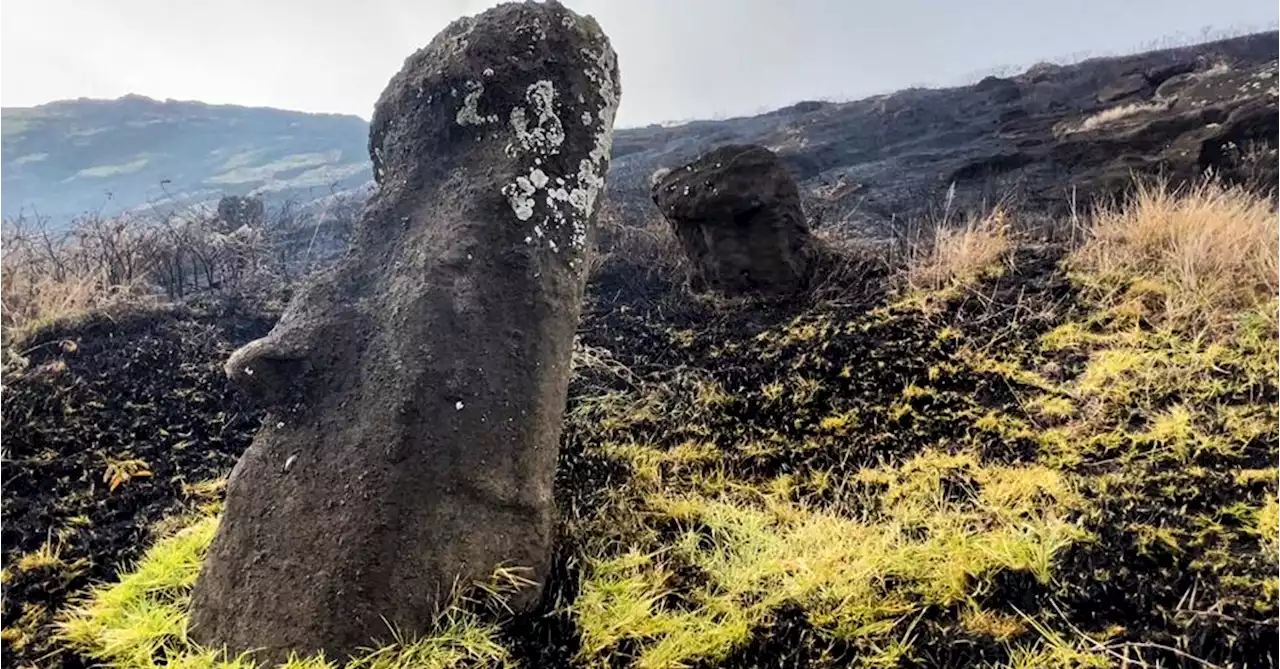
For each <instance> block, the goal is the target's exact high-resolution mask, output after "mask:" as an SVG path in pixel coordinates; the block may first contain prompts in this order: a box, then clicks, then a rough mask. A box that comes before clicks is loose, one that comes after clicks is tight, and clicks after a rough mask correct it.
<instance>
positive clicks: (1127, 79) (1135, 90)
mask: <svg viewBox="0 0 1280 669" xmlns="http://www.w3.org/2000/svg"><path fill="white" fill-rule="evenodd" d="M1150 88H1151V83H1150V82H1149V81H1148V80H1147V77H1146V76H1145V75H1143V74H1142V73H1141V72H1132V73H1130V74H1126V75H1124V76H1123V77H1120V78H1119V79H1116V80H1115V81H1113V82H1111V83H1109V84H1107V85H1105V86H1103V87H1102V88H1101V89H1099V90H1098V102H1115V101H1116V100H1123V99H1124V98H1127V97H1131V96H1135V95H1139V94H1141V93H1144V92H1146V91H1147V90H1148V89H1150Z"/></svg>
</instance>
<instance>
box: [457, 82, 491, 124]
mask: <svg viewBox="0 0 1280 669" xmlns="http://www.w3.org/2000/svg"><path fill="white" fill-rule="evenodd" d="M466 88H467V94H466V95H465V96H463V98H462V107H461V108H460V109H458V115H457V116H456V117H455V120H456V121H457V122H458V125H485V124H488V123H497V122H498V115H497V114H485V115H482V114H481V113H480V97H481V96H482V95H484V84H482V83H480V82H478V81H468V82H467V83H466Z"/></svg>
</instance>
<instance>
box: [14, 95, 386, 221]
mask: <svg viewBox="0 0 1280 669" xmlns="http://www.w3.org/2000/svg"><path fill="white" fill-rule="evenodd" d="M0 127H2V128H3V136H2V137H0V142H2V143H3V148H4V150H3V156H4V158H3V169H4V182H3V191H4V192H3V200H4V209H3V214H4V216H6V217H7V216H16V215H17V214H18V212H19V211H20V210H21V209H23V208H25V209H26V211H27V213H28V214H30V213H31V211H32V208H33V207H34V208H35V210H36V211H38V212H39V213H41V214H43V215H46V216H50V217H52V218H54V219H57V220H64V219H69V218H71V217H72V216H77V215H80V214H83V213H84V212H88V211H99V210H101V211H102V212H103V213H104V214H105V215H114V214H117V213H120V212H122V211H128V210H132V209H136V208H138V207H143V208H146V206H147V205H148V204H156V205H160V206H163V207H165V208H166V209H169V208H172V207H173V206H174V205H186V204H191V203H194V202H203V201H208V200H213V201H216V200H217V199H218V197H220V196H221V195H223V194H235V195H243V194H246V193H250V192H260V193H263V194H264V195H266V196H267V197H269V198H274V199H283V198H288V197H297V198H302V199H306V200H312V199H315V198H317V197H321V196H324V195H328V194H329V193H330V192H331V187H333V186H334V185H336V186H337V187H338V188H339V189H350V188H355V187H357V186H359V185H361V184H363V183H365V182H366V181H368V180H369V179H371V178H372V176H371V174H370V172H369V164H368V163H369V160H368V150H367V149H366V148H365V146H366V141H367V135H368V126H367V124H366V123H365V122H364V120H362V119H360V118H357V117H355V116H339V115H324V114H305V113H301V112H289V111H283V110H278V109H255V108H248V107H235V106H230V105H207V104H203V103H199V102H175V101H166V102H160V101H157V100H151V99H149V98H145V97H141V96H126V97H123V98H120V99H119V100H68V101H65V102H54V103H50V104H47V105H40V106H38V107H25V108H5V109H4V110H2V111H0Z"/></svg>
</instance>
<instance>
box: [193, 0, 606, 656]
mask: <svg viewBox="0 0 1280 669" xmlns="http://www.w3.org/2000/svg"><path fill="white" fill-rule="evenodd" d="M618 94H619V89H618V71H617V65H616V61H615V57H614V52H613V50H612V49H611V47H610V45H609V42H608V39H607V38H606V37H605V36H604V35H603V34H602V33H601V31H600V28H599V26H598V25H597V24H596V23H595V21H593V20H592V19H590V18H582V17H579V16H577V15H576V14H574V13H572V12H570V11H568V10H566V9H565V8H564V7H562V6H560V5H559V4H558V3H555V2H549V3H546V4H535V3H521V4H505V5H501V6H499V7H496V8H494V9H491V10H489V11H487V12H485V13H483V14H481V15H479V16H477V17H474V18H465V19H461V20H458V21H456V22H454V23H453V24H451V25H450V26H449V27H448V28H446V29H445V30H444V31H443V32H442V33H441V34H440V35H438V36H437V37H436V38H435V39H434V40H433V41H432V42H431V43H430V44H429V45H428V46H427V47H426V48H424V49H422V50H421V51H419V52H417V53H415V54H414V55H412V56H410V57H409V58H408V59H407V60H406V62H405V65H404V68H403V69H402V70H401V71H400V73H399V74H397V75H396V76H395V77H394V78H393V79H392V80H391V82H390V84H389V85H388V86H387V88H386V90H385V92H384V93H383V94H382V97H381V99H380V100H379V101H378V103H377V107H376V110H375V113H374V118H373V123H372V127H371V129H370V137H369V149H370V154H371V156H372V159H373V166H374V172H375V174H376V178H377V181H378V190H377V192H376V193H375V194H374V195H373V197H372V199H371V200H370V202H369V203H368V205H367V206H366V207H365V209H364V211H363V213H362V217H361V219H360V221H359V223H358V224H357V226H356V230H355V233H354V235H355V239H354V240H353V245H352V248H351V249H350V251H349V252H348V253H347V255H346V256H345V257H344V258H343V259H342V260H341V261H340V262H339V263H338V264H337V265H336V266H335V267H333V268H332V269H330V270H328V271H327V272H325V273H324V274H322V275H321V276H320V277H318V278H317V279H316V280H314V281H313V282H312V283H311V284H310V285H308V286H307V287H305V288H304V289H302V290H301V291H300V292H299V294H298V295H296V296H295V298H294V299H293V301H292V302H291V303H290V305H289V307H288V309H287V310H286V311H285V313H284V315H283V317H282V319H281V320H280V322H279V324H278V325H277V326H276V327H275V329H273V330H272V331H271V333H270V334H269V335H268V336H267V337H265V338H264V339H260V340H257V341H254V342H252V343H250V344H249V345H247V346H245V347H244V348H242V349H240V350H239V351H237V352H236V353H235V354H234V355H233V356H232V357H231V359H230V360H229V361H228V362H227V373H228V375H229V376H230V377H231V378H232V380H234V381H236V382H238V383H239V384H240V385H241V386H243V387H244V388H245V389H246V390H247V391H249V392H250V393H251V394H252V395H253V396H255V397H256V398H258V400H259V401H261V402H262V403H264V404H265V405H267V406H268V407H269V408H270V414H269V417H268V419H267V420H266V421H265V422H264V426H263V428H262V430H261V432H260V433H259V434H258V435H257V437H256V439H255V441H254V443H253V445H252V446H251V447H250V448H249V449H248V450H247V451H246V452H245V454H244V456H243V457H242V458H241V459H240V461H239V462H238V463H237V465H236V467H235V469H234V471H233V472H232V474H231V476H230V480H229V483H228V489H227V500H226V509H225V512H224V514H223V518H222V521H221V524H220V526H219V529H218V533H217V536H216V537H215V539H214V541H213V545H212V547H211V549H210V551H209V555H208V557H207V559H206V561H205V565H204V569H203V572H202V573H201V575H200V578H199V581H198V583H197V584H196V587H195V591H194V594H193V601H192V607H193V609H192V621H191V623H192V624H191V634H192V636H193V638H194V639H195V640H197V641H199V642H200V643H202V644H205V645H209V646H213V647H221V646H226V647H227V648H228V649H229V650H231V651H232V652H233V653H238V652H241V651H248V650H251V649H259V652H257V653H255V654H254V655H253V658H254V659H255V660H256V661H258V662H260V663H263V662H265V663H268V664H270V663H275V662H279V661H282V660H284V659H285V657H286V655H287V654H288V653H289V652H291V651H296V652H298V653H301V654H304V655H305V654H310V653H314V652H316V651H324V652H325V653H326V654H327V656H328V657H329V659H331V660H341V659H342V658H344V657H346V656H348V655H350V654H351V653H352V652H353V651H355V650H356V649H357V648H359V647H362V646H367V645H369V644H370V643H372V642H373V641H374V640H375V639H383V640H386V639H389V638H390V636H391V634H392V628H394V629H396V630H399V631H401V632H403V633H405V634H409V635H413V634H419V633H423V632H426V631H428V627H429V624H430V623H431V621H432V619H433V616H435V615H436V614H437V613H438V612H439V611H440V610H441V607H442V606H444V605H445V604H447V603H448V602H449V599H448V598H449V596H450V592H451V590H452V589H453V588H454V587H455V586H466V585H468V584H470V583H472V582H473V581H476V580H485V579H487V578H488V577H489V576H490V575H491V574H492V572H493V570H494V568H495V567H497V566H499V565H505V566H508V567H512V568H526V569H528V571H527V572H525V573H524V574H523V575H524V576H526V577H528V578H531V579H532V580H534V581H541V580H542V579H543V577H544V576H545V570H546V567H547V564H548V561H549V558H550V550H551V543H552V528H553V524H552V516H553V503H552V495H551V492H552V480H553V476H554V470H555V464H556V458H557V451H558V443H559V437H560V431H561V416H562V413H563V411H564V407H565V397H566V392H567V384H568V379H569V365H570V354H571V350H572V342H573V333H574V330H575V327H576V325H577V320H578V315H579V310H580V301H581V297H582V291H583V284H584V269H585V262H584V253H585V251H586V248H587V244H588V242H589V240H590V237H591V235H592V226H593V222H594V218H595V213H596V209H597V205H598V204H599V203H600V200H601V195H602V191H603V188H604V175H605V173H606V172H607V170H608V167H609V152H610V143H611V138H612V125H613V118H614V112H615V109H616V107H617V103H618ZM537 595H538V588H536V587H531V588H526V589H525V590H522V591H521V592H520V593H518V594H517V595H516V596H514V597H513V598H512V600H511V601H510V604H511V605H512V606H513V607H514V608H516V609H519V608H522V607H527V606H528V605H529V604H531V603H532V602H533V601H534V600H535V598H536V597H537ZM389 626H390V627H389Z"/></svg>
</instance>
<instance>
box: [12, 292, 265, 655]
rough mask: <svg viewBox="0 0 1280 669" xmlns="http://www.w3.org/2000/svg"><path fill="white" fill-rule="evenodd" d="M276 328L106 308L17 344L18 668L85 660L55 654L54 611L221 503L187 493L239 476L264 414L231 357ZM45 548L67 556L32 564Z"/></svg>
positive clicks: (193, 314) (253, 320)
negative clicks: (173, 524) (172, 520)
mask: <svg viewBox="0 0 1280 669" xmlns="http://www.w3.org/2000/svg"><path fill="white" fill-rule="evenodd" d="M270 323H271V317H270V316H264V315H259V314H254V313H244V312H241V313H235V312H232V313H226V312H220V313H215V312H212V311H208V310H191V309H175V310H160V311H146V312H137V313H124V314H116V315H106V314H101V315H98V316H94V317H91V318H88V319H86V320H81V321H77V322H74V323H66V324H61V325H54V326H51V327H48V328H45V329H44V330H42V331H40V332H38V333H36V334H35V335H33V336H32V337H30V338H29V339H27V340H26V341H24V342H21V343H19V344H18V345H17V347H18V348H19V349H20V351H19V352H20V353H22V354H23V355H24V357H25V358H26V359H27V361H28V363H29V364H28V366H26V368H25V369H23V370H21V371H16V372H12V373H8V374H6V378H5V379H4V411H3V432H4V449H5V452H4V493H3V514H4V530H3V555H4V565H5V570H6V574H7V575H6V579H7V580H6V582H5V584H4V613H3V624H4V627H5V628H6V629H22V630H23V632H24V634H23V635H22V636H16V635H15V636H13V637H11V636H6V637H5V639H4V663H5V665H6V666H19V665H32V664H41V665H52V666H57V665H58V664H59V663H61V664H62V665H63V666H78V665H79V664H80V662H79V661H78V660H77V659H75V658H70V657H67V656H66V655H63V654H59V655H54V656H49V657H46V654H47V653H49V652H50V651H51V650H55V649H54V648H53V647H52V646H51V644H50V638H49V635H50V633H51V628H50V627H49V625H48V623H49V622H50V620H51V616H52V614H53V613H54V612H55V611H56V610H57V609H58V608H59V607H60V606H62V605H63V604H64V603H66V601H67V600H68V598H69V597H71V596H72V595H74V594H75V593H76V592H77V591H79V590H81V589H83V588H84V587H86V586H87V585H89V584H91V583H94V582H99V581H103V580H107V579H110V578H112V577H114V576H115V574H116V572H117V570H119V569H122V568H124V567H126V566H127V565H128V564H129V562H130V561H131V560H133V559H135V558H137V557H138V556H139V555H140V554H141V551H142V550H143V549H144V548H145V547H147V546H148V545H149V544H150V543H151V528H152V527H153V526H154V524H155V523H156V522H158V521H160V520H161V519H163V518H165V517H167V516H171V515H173V514H177V513H182V512H184V511H189V510H191V507H192V506H193V505H195V504H198V503H199V502H200V501H208V500H201V499H200V496H199V495H193V494H192V492H191V489H190V488H189V487H188V488H187V489H186V491H185V492H184V486H191V485H192V484H200V483H204V482H207V481H209V480H212V479H216V478H218V477H220V476H224V475H226V474H227V473H228V472H229V471H230V469H231V467H232V465H234V464H235V461H236V458H237V457H239V455H240V452H241V451H242V450H243V449H244V448H245V446H247V445H248V443H249V441H250V440H251V439H252V437H253V433H254V431H255V430H257V428H258V423H259V420H260V416H259V415H258V413H256V412H254V411H253V410H251V409H249V408H247V407H246V406H245V405H244V404H243V403H242V402H241V401H240V399H239V398H238V397H237V396H236V395H235V394H234V393H233V392H232V391H231V389H230V387H229V386H228V384H227V382H226V380H225V377H224V376H223V373H222V361H223V360H224V359H225V358H226V356H227V355H228V354H229V353H230V352H231V350H232V349H233V348H234V347H235V346H236V345H237V344H240V343H243V342H244V341H246V340H247V339H250V338H252V337H254V336H257V335H260V334H262V333H263V332H265V331H266V330H267V329H268V328H269V327H270ZM112 478H115V479H116V480H115V487H114V489H112ZM37 552H43V553H44V554H47V555H49V556H51V557H56V559H48V560H44V561H43V564H41V561H32V560H29V561H28V562H27V563H26V564H24V563H23V561H22V560H21V558H22V557H23V556H28V555H31V554H33V553H37ZM24 566H25V567H30V568H26V569H24ZM24 615H25V616H27V618H26V619H25V620H23V617H24ZM19 621H23V622H22V624H20V622H19Z"/></svg>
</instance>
